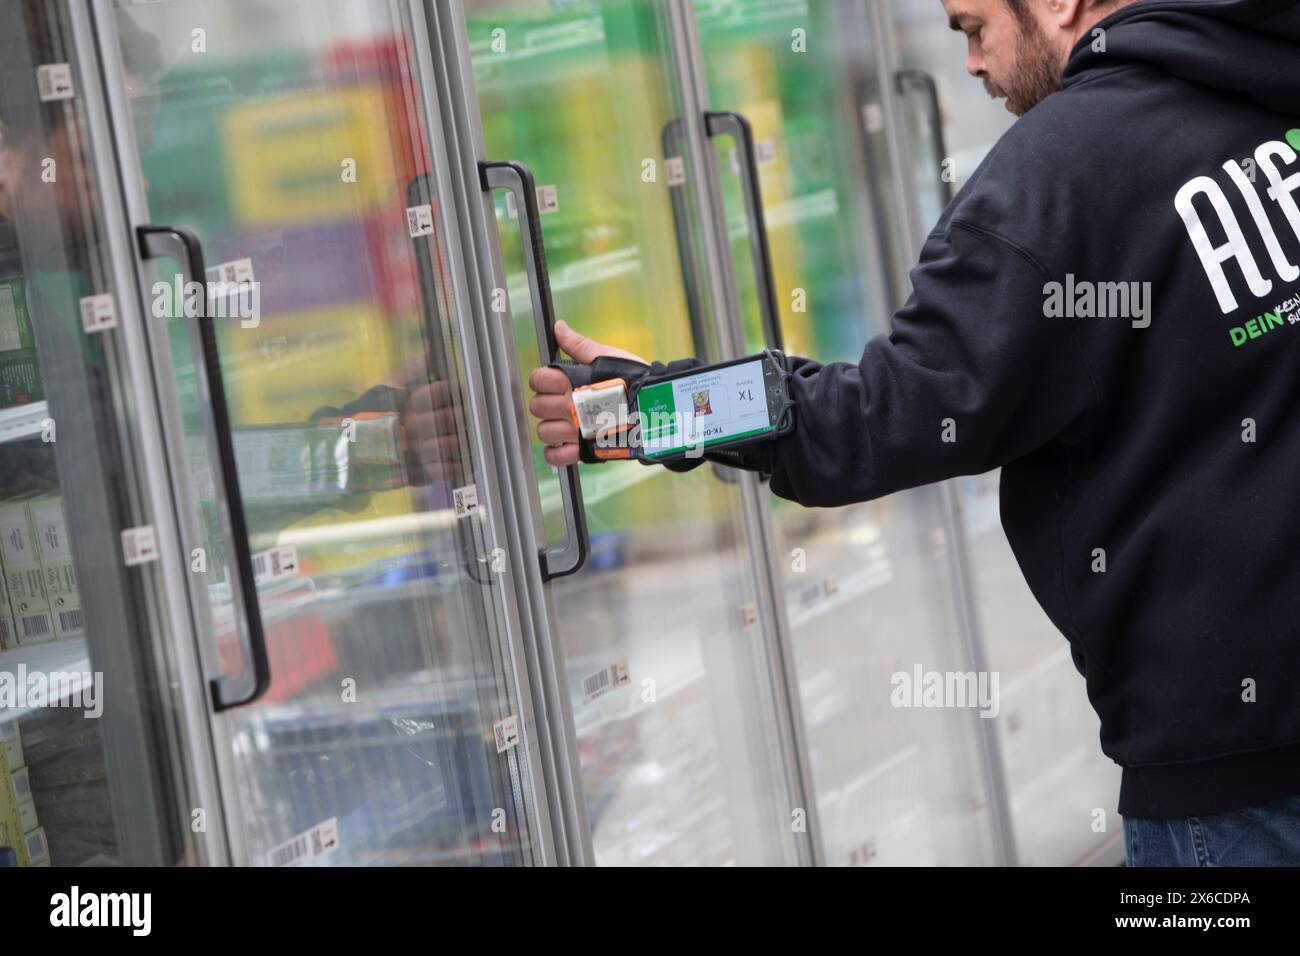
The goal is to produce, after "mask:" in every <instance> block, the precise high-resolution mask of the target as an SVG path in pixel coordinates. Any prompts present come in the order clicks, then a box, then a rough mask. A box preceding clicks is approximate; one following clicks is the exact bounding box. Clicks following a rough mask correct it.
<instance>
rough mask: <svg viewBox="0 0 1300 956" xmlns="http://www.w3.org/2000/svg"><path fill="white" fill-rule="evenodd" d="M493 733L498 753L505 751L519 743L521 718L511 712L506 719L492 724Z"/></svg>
mask: <svg viewBox="0 0 1300 956" xmlns="http://www.w3.org/2000/svg"><path fill="white" fill-rule="evenodd" d="M492 735H493V736H494V737H495V738H496V742H497V753H505V752H506V751H507V750H509V749H510V748H511V747H513V746H515V745H516V744H517V743H519V718H518V717H516V716H515V715H514V714H511V715H510V716H509V717H507V718H506V719H505V720H498V721H497V722H496V723H495V724H493V725H492Z"/></svg>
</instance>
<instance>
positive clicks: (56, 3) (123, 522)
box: [0, 0, 222, 885]
mask: <svg viewBox="0 0 1300 956" xmlns="http://www.w3.org/2000/svg"><path fill="white" fill-rule="evenodd" d="M84 13H85V11H84V8H82V7H81V5H80V4H76V3H69V2H66V0H3V2H0V23H3V24H4V28H3V30H0V867H6V866H41V865H45V866H49V865H54V866H83V865H111V866H117V865H149V866H161V865H173V864H198V863H206V862H212V861H213V860H217V859H220V857H221V853H222V850H221V847H220V843H219V841H218V842H217V843H213V842H212V841H211V840H210V839H209V836H210V835H212V834H215V833H216V832H217V831H219V830H220V826H219V816H218V815H217V814H216V813H215V812H213V813H211V814H210V816H206V817H205V816H204V814H203V813H202V812H200V813H199V815H197V816H195V815H194V813H195V809H196V808H197V809H198V810H199V811H202V810H203V808H212V809H213V810H215V803H214V802H211V801H212V800H214V799H215V797H214V793H213V791H212V790H211V789H208V785H209V784H210V783H211V780H212V768H211V767H210V766H208V765H207V763H206V755H207V754H208V753H209V752H210V749H211V745H210V742H209V741H208V738H207V725H206V720H205V719H204V717H203V714H202V712H201V710H196V709H194V708H189V709H187V707H186V702H187V700H188V701H189V702H190V703H193V699H194V695H193V694H189V695H188V696H187V694H186V691H187V690H190V689H193V688H197V687H198V686H199V668H198V660H197V658H196V656H195V655H193V654H192V653H189V654H187V653H186V650H187V649H189V650H190V651H191V652H192V643H191V642H190V640H189V637H190V633H189V620H188V606H187V604H186V602H185V601H184V597H183V595H184V581H183V577H182V575H181V572H180V570H179V560H178V559H179V552H178V548H177V546H176V543H175V539H174V535H171V536H169V534H168V528H169V525H168V522H169V520H170V518H169V514H170V501H169V489H168V482H167V477H166V471H165V469H164V468H163V467H162V463H161V461H159V460H158V459H157V456H155V455H152V454H151V450H152V449H155V448H157V447H158V441H159V438H160V435H159V430H158V427H157V421H156V418H155V417H154V412H153V405H152V395H151V392H150V390H149V387H148V377H147V368H146V367H144V366H142V365H141V364H140V356H141V354H142V353H141V352H140V350H139V349H137V348H136V347H135V343H136V342H138V336H137V331H138V325H135V323H136V322H138V316H137V315H136V312H135V307H134V301H133V300H134V298H135V290H134V284H133V280H132V277H131V271H130V262H131V259H130V245H129V244H128V243H127V242H126V241H125V236H124V235H123V232H122V230H121V228H120V215H121V211H120V207H119V206H116V205H115V204H114V201H113V200H114V192H113V191H114V188H115V183H116V176H115V171H114V166H113V147H112V143H111V141H110V139H109V137H108V135H107V134H108V129H107V125H106V124H105V122H104V116H103V109H102V101H101V100H100V99H99V98H98V92H99V90H98V69H97V67H96V63H95V58H94V47H93V43H92V42H91V41H90V36H89V31H88V29H87V28H86V20H85V16H84ZM128 543H129V544H130V545H131V546H130V547H125V545H127V544H128ZM177 592H179V595H180V597H181V599H180V600H179V601H175V600H173V599H174V598H175V597H176V595H177ZM200 700H201V699H200ZM209 824H210V825H209ZM6 885H7V884H6Z"/></svg>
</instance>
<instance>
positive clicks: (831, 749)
mask: <svg viewBox="0 0 1300 956" xmlns="http://www.w3.org/2000/svg"><path fill="white" fill-rule="evenodd" d="M937 6H938V4H937V2H936V7H937ZM693 9H694V13H695V22H696V25H697V31H698V35H699V42H700V47H701V52H702V56H703V63H704V68H705V72H706V76H707V81H708V96H709V106H710V108H711V109H712V110H715V111H731V112H734V113H738V114H740V116H741V117H743V118H744V120H745V121H746V122H747V123H748V126H749V130H750V136H751V137H752V141H751V142H750V143H746V142H744V141H737V139H736V138H735V137H732V136H726V137H722V136H720V137H718V138H717V139H716V149H717V151H718V159H719V162H718V168H719V170H720V175H721V180H722V184H723V189H724V193H725V200H726V201H725V210H726V214H727V230H728V235H729V237H730V240H731V248H732V256H731V260H732V265H733V267H734V273H735V275H736V282H737V289H738V292H739V294H740V301H741V304H742V316H743V319H744V322H745V339H746V343H747V350H748V351H750V352H753V351H756V350H758V349H761V348H763V347H764V345H765V343H769V342H772V335H773V333H774V332H775V334H777V335H779V336H780V339H782V340H783V344H784V347H785V349H786V350H787V351H788V352H790V353H791V354H795V355H806V356H808V357H810V358H814V359H816V360H818V361H820V362H826V363H828V362H836V361H840V362H852V363H856V362H857V361H858V359H859V357H860V356H861V354H862V347H863V346H864V345H865V344H866V341H867V339H868V338H869V337H870V336H872V335H876V334H879V333H881V332H884V331H887V329H888V322H889V316H890V313H891V312H892V311H893V308H894V306H895V304H897V303H901V301H902V298H904V297H905V295H900V293H901V292H902V291H903V290H901V289H899V288H898V286H899V283H898V282H897V281H896V276H898V274H899V269H898V263H897V260H896V257H895V254H894V249H895V248H896V246H895V243H894V241H893V237H892V233H893V232H894V230H895V229H896V228H897V225H896V222H895V221H894V219H893V218H892V205H893V193H894V192H895V191H896V190H897V189H898V188H899V179H898V177H897V173H896V171H895V170H894V169H893V168H892V165H891V163H890V159H889V152H888V149H887V146H886V130H885V118H884V112H883V106H882V93H881V89H880V79H879V69H880V64H879V51H878V45H877V40H876V38H875V36H874V35H873V31H872V30H871V27H870V24H869V23H868V22H867V21H868V11H867V4H865V3H862V2H860V0H794V2H791V0H694V4H693ZM742 140H743V137H742ZM754 188H757V190H758V192H759V194H760V196H761V206H760V208H761V212H762V217H761V220H759V219H758V218H757V217H756V216H755V215H754V210H753V209H751V208H747V207H748V206H749V204H750V202H752V201H747V197H746V196H745V195H744V192H745V190H746V189H751V190H752V189H754ZM759 243H762V244H765V246H766V248H765V249H764V250H763V251H762V254H759V255H756V254H755V252H754V250H755V246H756V244H759ZM771 502H772V509H773V516H774V524H775V528H776V533H777V540H778V541H779V546H778V553H779V554H780V555H781V560H780V561H779V562H778V565H779V567H780V569H781V571H782V583H783V585H784V596H785V606H786V612H787V620H788V624H789V628H790V638H791V646H792V650H793V655H794V660H795V671H796V673H797V677H798V699H799V700H800V702H801V704H802V721H803V725H804V734H805V737H806V740H807V747H808V749H809V757H810V762H811V771H812V778H813V787H814V790H815V792H816V796H817V806H818V809H819V811H820V829H821V833H822V841H823V848H822V849H823V858H824V859H825V861H826V862H828V863H830V864H832V865H849V864H867V863H870V864H873V865H924V864H938V865H954V864H979V863H984V862H989V861H990V860H991V840H990V836H989V830H988V820H987V812H986V807H987V797H986V794H985V793H984V788H983V785H982V779H981V775H980V764H979V758H978V747H977V746H976V742H975V739H974V736H973V734H972V733H971V732H970V726H971V722H970V720H969V714H967V713H966V712H963V711H954V710H938V711H925V710H919V709H899V708H897V707H895V706H892V705H891V700H892V697H893V695H894V691H895V687H896V686H897V685H896V683H895V678H896V676H897V675H899V674H902V675H904V676H905V677H906V679H908V680H911V679H912V678H913V675H914V673H916V671H917V670H918V669H919V670H920V671H924V672H929V671H939V672H943V671H952V670H959V671H964V670H966V669H967V668H966V665H965V664H964V660H965V658H964V654H963V647H962V642H961V637H960V630H959V628H958V625H957V612H956V608H957V603H956V599H955V596H954V586H953V582H952V578H951V569H950V564H949V558H950V556H949V555H948V553H947V547H946V535H945V530H944V525H943V511H942V507H941V503H940V499H939V495H938V493H937V492H936V491H935V490H934V489H930V488H923V489H918V490H916V491H912V492H906V493H903V494H898V495H893V496H891V497H889V498H885V499H881V500H879V501H873V502H869V503H866V504H859V505H851V506H848V507H844V508H837V509H833V510H828V509H807V508H802V507H800V506H798V505H796V504H794V503H792V502H789V501H786V500H784V499H780V498H777V497H775V496H771ZM867 727H869V728H872V730H871V732H870V733H864V732H863V728H867Z"/></svg>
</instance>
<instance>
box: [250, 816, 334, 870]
mask: <svg viewBox="0 0 1300 956" xmlns="http://www.w3.org/2000/svg"><path fill="white" fill-rule="evenodd" d="M338 848H339V820H338V817H330V818H329V819H328V820H326V821H325V822H324V823H318V824H317V825H316V826H314V827H312V828H311V829H310V830H308V831H307V832H306V833H299V834H298V835H297V836H296V837H293V838H291V839H289V840H286V841H285V842H284V843H281V844H280V845H279V846H277V847H276V848H275V849H273V850H272V851H271V852H270V853H268V854H267V862H268V863H269V864H270V865H271V866H300V865H303V864H306V863H308V862H310V861H311V860H315V859H317V858H319V857H322V856H325V855H327V854H329V853H333V852H334V851H335V850H337V849H338Z"/></svg>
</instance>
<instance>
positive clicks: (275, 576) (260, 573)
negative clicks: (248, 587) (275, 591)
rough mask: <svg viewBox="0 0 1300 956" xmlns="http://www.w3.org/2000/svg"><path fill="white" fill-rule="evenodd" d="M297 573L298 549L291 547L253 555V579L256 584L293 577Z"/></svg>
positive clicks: (272, 549)
mask: <svg viewBox="0 0 1300 956" xmlns="http://www.w3.org/2000/svg"><path fill="white" fill-rule="evenodd" d="M297 573H298V549H297V548H295V547H293V546H292V545H288V546H286V547H282V548H271V549H270V550H269V551H259V552H258V553H257V554H255V555H253V579H254V580H255V581H256V582H257V583H258V584H263V583H265V582H267V581H276V580H279V579H280V578H288V577H293V576H294V575H296V574H297Z"/></svg>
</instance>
